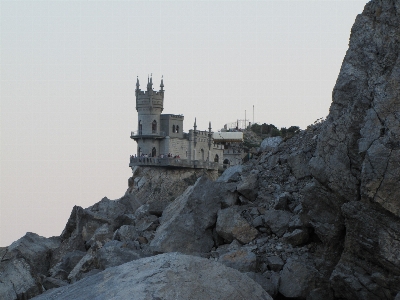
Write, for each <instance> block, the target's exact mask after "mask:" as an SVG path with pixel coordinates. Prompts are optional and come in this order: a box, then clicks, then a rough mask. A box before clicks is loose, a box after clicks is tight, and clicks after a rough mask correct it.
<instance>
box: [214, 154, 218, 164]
mask: <svg viewBox="0 0 400 300" xmlns="http://www.w3.org/2000/svg"><path fill="white" fill-rule="evenodd" d="M218 161H219V157H218V154H215V157H214V162H218Z"/></svg>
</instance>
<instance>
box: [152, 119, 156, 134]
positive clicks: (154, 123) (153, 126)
mask: <svg viewBox="0 0 400 300" xmlns="http://www.w3.org/2000/svg"><path fill="white" fill-rule="evenodd" d="M151 132H152V133H156V132H157V121H156V120H154V121H153V123H151Z"/></svg>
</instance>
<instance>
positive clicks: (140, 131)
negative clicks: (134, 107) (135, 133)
mask: <svg viewBox="0 0 400 300" xmlns="http://www.w3.org/2000/svg"><path fill="white" fill-rule="evenodd" d="M138 130H139V135H142V120H139V126H138Z"/></svg>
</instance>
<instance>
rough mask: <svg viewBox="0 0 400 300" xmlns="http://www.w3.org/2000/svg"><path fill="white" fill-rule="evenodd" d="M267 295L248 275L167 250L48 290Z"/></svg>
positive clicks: (120, 295) (114, 295) (95, 294)
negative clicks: (164, 252)
mask: <svg viewBox="0 0 400 300" xmlns="http://www.w3.org/2000/svg"><path fill="white" fill-rule="evenodd" d="M132 297H134V298H135V299H165V300H169V299H171V300H173V299H193V300H195V299H199V300H200V299H215V300H220V299H226V300H228V299H229V300H231V299H237V300H240V299H243V300H248V299H254V300H256V299H257V300H258V299H260V300H261V299H264V300H269V299H271V300H272V298H271V296H269V295H268V293H267V292H266V291H265V290H264V289H263V288H262V287H261V286H260V285H259V284H258V283H256V282H255V281H253V280H252V279H250V278H249V277H248V276H246V275H244V274H242V273H240V272H239V271H236V270H234V269H231V268H227V267H225V266H224V265H221V264H220V263H217V262H214V261H210V260H208V259H205V258H200V257H195V256H189V255H183V254H178V253H166V254H160V255H157V256H153V257H149V258H143V259H140V260H136V261H132V262H130V263H126V264H124V265H121V266H119V267H115V268H110V269H107V270H105V271H103V272H101V273H98V274H96V275H93V276H91V277H87V278H85V279H83V280H81V281H79V282H77V283H75V284H71V285H69V286H65V287H61V288H59V289H56V290H52V291H49V292H47V293H45V294H43V295H41V296H38V297H36V298H35V299H37V300H47V299H49V300H50V299H60V300H61V299H76V300H79V299H82V300H83V299H85V300H86V299H131V298H132Z"/></svg>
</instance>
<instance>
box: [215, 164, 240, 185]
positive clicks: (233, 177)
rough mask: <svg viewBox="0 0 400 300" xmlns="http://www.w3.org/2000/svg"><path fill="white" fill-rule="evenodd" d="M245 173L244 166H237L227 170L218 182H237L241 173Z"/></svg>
mask: <svg viewBox="0 0 400 300" xmlns="http://www.w3.org/2000/svg"><path fill="white" fill-rule="evenodd" d="M242 171H243V166H242V165H236V166H232V167H229V168H227V169H226V170H225V171H224V173H222V175H221V176H220V177H218V178H217V180H216V181H217V182H237V181H239V178H240V173H242Z"/></svg>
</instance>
